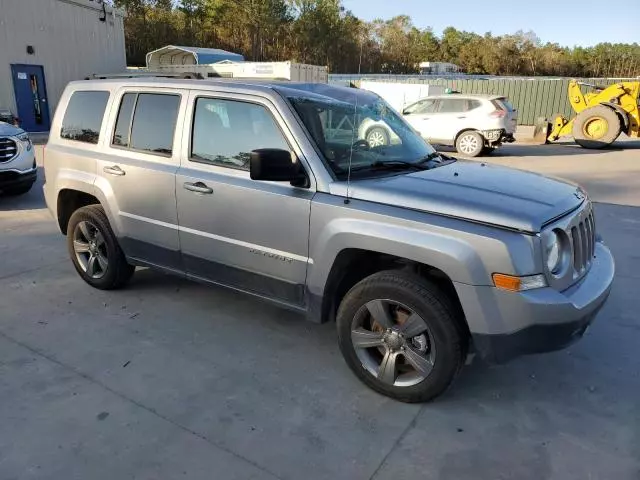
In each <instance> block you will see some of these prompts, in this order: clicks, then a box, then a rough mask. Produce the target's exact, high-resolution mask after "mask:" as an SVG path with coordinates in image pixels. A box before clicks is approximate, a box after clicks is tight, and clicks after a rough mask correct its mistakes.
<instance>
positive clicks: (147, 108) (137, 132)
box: [129, 93, 180, 155]
mask: <svg viewBox="0 0 640 480" xmlns="http://www.w3.org/2000/svg"><path fill="white" fill-rule="evenodd" d="M179 106H180V96H179V95H164V94H156V93H140V94H139V95H138V101H137V103H136V111H135V113H134V115H133V125H132V126H131V139H130V141H129V147H131V148H134V149H136V150H146V151H149V152H153V153H162V154H166V155H171V153H172V151H173V134H174V132H175V128H176V119H177V118H178V108H179Z"/></svg>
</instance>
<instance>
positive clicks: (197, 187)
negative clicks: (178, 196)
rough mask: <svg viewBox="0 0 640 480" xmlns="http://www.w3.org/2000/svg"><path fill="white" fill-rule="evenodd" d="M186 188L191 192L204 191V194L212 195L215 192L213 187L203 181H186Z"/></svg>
mask: <svg viewBox="0 0 640 480" xmlns="http://www.w3.org/2000/svg"><path fill="white" fill-rule="evenodd" d="M184 188H185V189H186V190H189V191H191V192H196V193H204V194H207V195H210V194H212V193H213V188H209V187H207V186H206V185H205V184H204V183H202V182H196V183H191V182H185V183H184Z"/></svg>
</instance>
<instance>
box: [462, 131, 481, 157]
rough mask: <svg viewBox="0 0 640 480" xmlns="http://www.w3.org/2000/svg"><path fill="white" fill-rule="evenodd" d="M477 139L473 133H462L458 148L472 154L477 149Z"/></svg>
mask: <svg viewBox="0 0 640 480" xmlns="http://www.w3.org/2000/svg"><path fill="white" fill-rule="evenodd" d="M478 147H479V144H478V139H477V138H476V137H475V136H474V135H464V136H463V137H462V138H461V139H460V150H461V151H462V153H465V154H467V155H471V154H473V153H474V152H475V151H477V150H478Z"/></svg>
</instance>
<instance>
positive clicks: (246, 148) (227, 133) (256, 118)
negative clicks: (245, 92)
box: [190, 97, 289, 170]
mask: <svg viewBox="0 0 640 480" xmlns="http://www.w3.org/2000/svg"><path fill="white" fill-rule="evenodd" d="M191 135H192V137H191V152H190V157H191V159H192V160H195V161H201V162H208V163H212V164H215V165H220V166H223V167H231V168H238V169H242V170H248V169H249V154H250V153H251V151H252V150H256V149H258V148H279V149H283V150H289V145H288V144H287V141H286V140H285V138H284V136H283V135H282V132H281V131H280V130H279V128H278V126H277V125H276V123H275V120H274V119H273V116H272V115H271V113H270V112H269V111H268V110H267V109H266V108H265V107H263V106H262V105H256V104H254V103H247V102H241V101H234V100H221V99H215V98H205V97H201V98H198V99H197V100H196V108H195V113H194V115H193V126H192V133H191Z"/></svg>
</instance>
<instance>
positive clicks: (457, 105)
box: [438, 98, 467, 113]
mask: <svg viewBox="0 0 640 480" xmlns="http://www.w3.org/2000/svg"><path fill="white" fill-rule="evenodd" d="M466 108H467V101H466V100H464V99H463V98H446V99H441V100H440V108H439V110H438V112H439V113H456V112H464V111H465V110H466Z"/></svg>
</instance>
